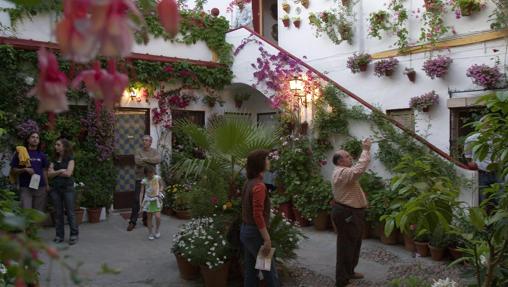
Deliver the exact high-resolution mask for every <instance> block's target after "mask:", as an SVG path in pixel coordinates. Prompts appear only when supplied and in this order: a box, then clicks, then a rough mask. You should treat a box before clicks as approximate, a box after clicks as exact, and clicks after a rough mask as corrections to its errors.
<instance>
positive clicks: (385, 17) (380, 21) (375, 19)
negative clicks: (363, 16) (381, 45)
mask: <svg viewBox="0 0 508 287" xmlns="http://www.w3.org/2000/svg"><path fill="white" fill-rule="evenodd" d="M389 20H390V14H389V13H388V12H387V11H385V10H379V11H377V12H372V13H370V15H369V23H370V29H369V36H371V37H374V38H378V39H380V40H381V31H388V30H390V25H389V24H390V23H389Z"/></svg>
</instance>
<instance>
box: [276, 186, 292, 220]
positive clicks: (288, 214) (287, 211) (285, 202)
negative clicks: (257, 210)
mask: <svg viewBox="0 0 508 287" xmlns="http://www.w3.org/2000/svg"><path fill="white" fill-rule="evenodd" d="M271 200H272V204H273V206H274V207H277V209H278V211H279V213H280V214H281V215H282V216H283V217H284V218H286V219H287V220H290V221H294V220H295V217H294V214H293V204H292V203H291V197H290V195H289V194H288V193H287V192H285V191H284V190H283V189H282V188H281V187H280V185H279V186H277V192H276V193H275V194H273V195H272V196H271Z"/></svg>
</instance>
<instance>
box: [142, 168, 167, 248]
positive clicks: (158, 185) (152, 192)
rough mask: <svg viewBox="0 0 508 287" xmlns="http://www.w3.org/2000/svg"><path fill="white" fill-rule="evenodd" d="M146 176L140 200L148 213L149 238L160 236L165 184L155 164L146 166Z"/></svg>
mask: <svg viewBox="0 0 508 287" xmlns="http://www.w3.org/2000/svg"><path fill="white" fill-rule="evenodd" d="M144 174H145V178H143V180H141V193H140V195H141V196H140V201H141V206H142V207H143V211H145V212H146V213H147V223H148V232H149V235H148V239H150V240H153V239H154V238H157V239H158V238H160V237H161V233H160V232H159V227H160V225H161V209H162V200H161V197H162V190H164V186H163V183H162V180H161V177H160V176H158V175H156V174H155V168H154V167H153V166H146V167H145V168H144ZM153 215H155V234H154V233H153V222H152V218H153Z"/></svg>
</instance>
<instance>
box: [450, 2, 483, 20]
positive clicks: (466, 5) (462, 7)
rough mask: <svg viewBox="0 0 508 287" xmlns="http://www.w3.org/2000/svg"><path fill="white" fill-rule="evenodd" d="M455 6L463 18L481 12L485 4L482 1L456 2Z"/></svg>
mask: <svg viewBox="0 0 508 287" xmlns="http://www.w3.org/2000/svg"><path fill="white" fill-rule="evenodd" d="M454 6H455V8H456V9H458V10H459V12H460V15H461V16H465V17H467V16H471V15H473V14H474V13H476V12H480V11H481V10H482V8H483V7H485V4H484V3H482V2H481V1H480V0H456V1H455V5H454Z"/></svg>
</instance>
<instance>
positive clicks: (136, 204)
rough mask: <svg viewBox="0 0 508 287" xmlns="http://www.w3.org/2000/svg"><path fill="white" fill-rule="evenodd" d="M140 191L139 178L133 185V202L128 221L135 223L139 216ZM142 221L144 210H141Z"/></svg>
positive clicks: (144, 214) (144, 218) (144, 216)
mask: <svg viewBox="0 0 508 287" xmlns="http://www.w3.org/2000/svg"><path fill="white" fill-rule="evenodd" d="M140 192H141V180H136V186H135V187H134V202H133V205H132V211H131V220H130V221H129V223H131V224H133V225H136V222H137V221H138V216H139V209H140V204H141V203H140V202H139V194H140ZM143 222H146V212H143Z"/></svg>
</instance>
